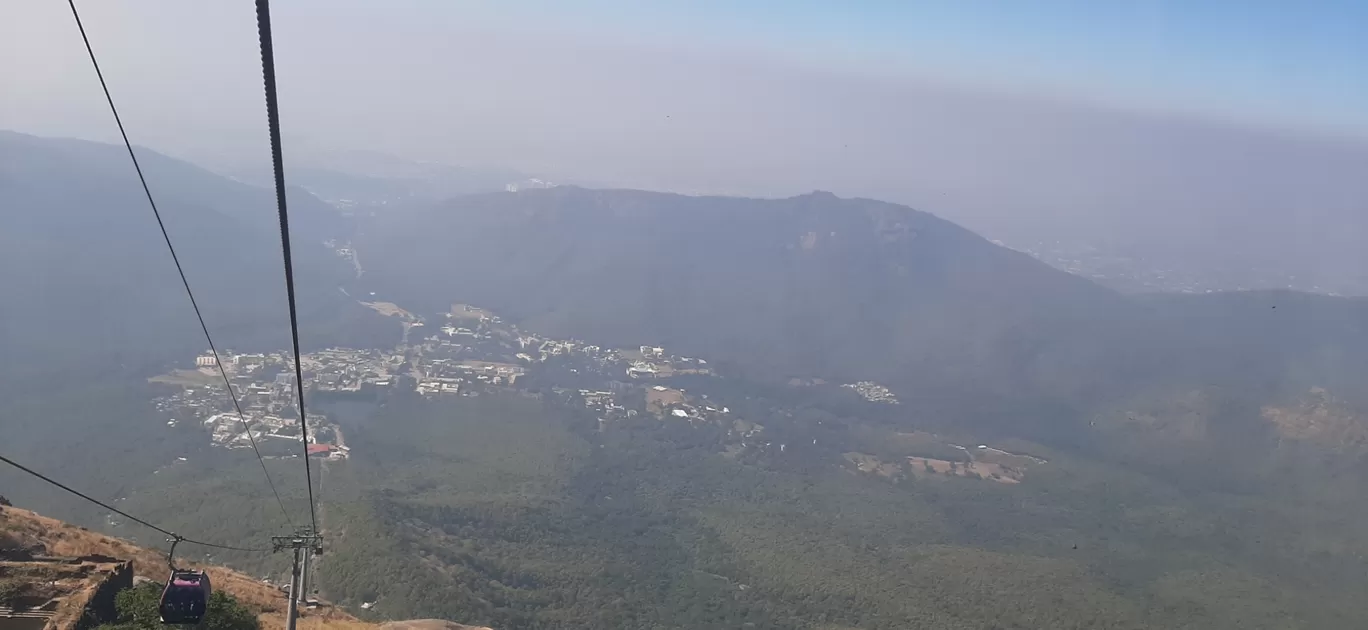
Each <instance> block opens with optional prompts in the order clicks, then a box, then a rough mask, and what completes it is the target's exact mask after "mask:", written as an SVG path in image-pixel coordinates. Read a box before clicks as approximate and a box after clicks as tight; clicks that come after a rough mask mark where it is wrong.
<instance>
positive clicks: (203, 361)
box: [182, 354, 218, 367]
mask: <svg viewBox="0 0 1368 630" xmlns="http://www.w3.org/2000/svg"><path fill="white" fill-rule="evenodd" d="M182 356H184V355H182ZM216 365H218V359H216V358H214V355H212V354H204V355H200V356H197V357H195V367H214V366H216Z"/></svg>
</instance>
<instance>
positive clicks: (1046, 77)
mask: <svg viewBox="0 0 1368 630" xmlns="http://www.w3.org/2000/svg"><path fill="white" fill-rule="evenodd" d="M78 6H80V7H81V9H82V13H83V17H84V19H85V20H86V26H87V30H88V31H89V33H90V37H91V40H92V43H93V45H94V46H95V48H96V52H97V54H99V56H100V59H101V62H102V64H103V66H104V69H105V73H106V77H107V78H108V79H109V81H110V84H111V88H112V90H113V92H114V97H115V99H116V100H117V101H118V103H119V104H120V108H121V110H122V113H123V114H124V117H125V122H126V123H127V125H128V128H129V133H130V135H131V136H132V138H133V140H134V142H137V143H139V144H143V145H146V146H149V147H152V148H155V149H158V150H162V151H164V152H167V153H170V154H172V155H176V156H180V157H185V158H187V159H190V160H192V161H196V162H198V163H200V164H204V165H207V166H210V167H211V168H216V169H219V170H232V169H235V168H245V167H260V166H263V165H265V164H268V153H267V148H266V134H265V123H264V112H263V106H262V96H261V82H260V66H259V58H258V53H257V49H256V29H255V23H254V15H253V12H252V10H251V6H250V4H249V3H242V2H226V1H214V2H208V1H206V2H183V1H180V0H98V1H96V0H84V1H81V2H78ZM273 22H274V26H275V38H276V60H277V68H278V75H279V82H280V99H281V107H282V126H283V129H284V135H285V139H286V146H285V153H286V158H287V160H291V159H293V160H296V161H305V160H307V159H308V158H309V156H316V155H320V154H322V153H323V152H327V151H333V150H344V149H366V150H378V151H385V152H389V153H393V154H396V155H401V156H404V157H407V158H411V159H419V160H435V161H442V162H447V163H452V164H460V165H471V166H475V165H479V166H498V167H511V168H515V169H519V170H522V171H524V172H528V173H531V174H534V175H540V176H544V177H548V178H551V179H553V180H556V181H580V182H594V183H600V184H603V185H612V186H623V187H637V188H648V189H657V190H669V191H676V192H684V193H721V194H745V195H759V196H778V195H790V194H798V193H802V192H807V191H810V190H814V189H822V190H830V191H833V192H836V193H837V194H840V195H845V196H868V197H875V198H881V199H886V200H890V201H895V202H899V203H906V204H909V205H913V206H914V207H918V208H922V209H926V210H929V211H932V212H935V213H937V214H940V215H942V216H946V217H947V218H951V219H953V220H956V221H959V222H962V223H964V224H966V225H968V226H969V227H971V228H974V229H977V230H979V231H980V232H982V233H985V234H987V235H990V236H999V235H1011V234H1025V233H1028V232H1034V233H1047V234H1052V235H1057V236H1061V237H1062V236H1065V235H1076V236H1078V237H1079V238H1086V239H1123V238H1124V239H1132V240H1138V241H1140V242H1143V243H1144V244H1145V246H1146V247H1149V248H1151V249H1154V248H1162V247H1171V248H1174V249H1183V248H1187V249H1203V248H1205V249H1211V248H1210V246H1209V245H1210V244H1211V243H1213V242H1218V243H1220V246H1221V247H1222V248H1225V249H1228V250H1230V251H1238V252H1241V253H1243V254H1246V255H1255V254H1258V255H1261V256H1264V257H1272V258H1277V257H1282V258H1289V257H1290V258H1293V259H1296V260H1297V261H1299V262H1304V263H1305V265H1306V266H1308V267H1310V268H1312V269H1313V270H1315V271H1317V272H1322V273H1328V272H1329V271H1331V270H1334V271H1338V272H1344V270H1345V269H1347V268H1350V267H1353V266H1355V265H1358V266H1361V267H1364V268H1368V259H1366V258H1364V254H1361V253H1352V252H1355V251H1357V250H1361V249H1368V248H1362V247H1358V246H1357V243H1358V240H1357V239H1360V238H1361V237H1362V236H1364V235H1368V225H1365V223H1364V222H1365V221H1368V219H1365V218H1364V217H1368V207H1365V200H1366V199H1368V189H1366V188H1365V186H1368V184H1365V183H1362V180H1363V179H1364V178H1362V177H1361V173H1363V172H1365V169H1368V146H1365V140H1364V138H1368V67H1365V66H1368V3H1364V2H1337V1H1332V0H1307V1H1305V2H1282V1H1268V0H1239V1H1236V0H1203V1H1201V2H1190V1H1168V0H1150V1H1144V0H1137V1H1134V2H1097V1H1073V0H1030V1H1006V0H1003V1H997V2H990V1H987V0H985V1H983V2H952V1H944V2H940V1H930V0H928V1H924V2H907V1H902V2H897V1H887V2H885V1H874V0H867V1H863V2H861V1H850V2H812V1H808V0H787V1H783V2H780V1H777V0H774V1H772V0H752V1H748V2H736V1H722V0H695V1H691V2H664V1H662V2H628V1H609V0H581V1H578V2H573V3H568V2H551V1H532V0H529V1H522V2H515V1H497V2H496V1H494V0H390V1H386V2H373V1H367V0H277V1H276V2H275V3H274V6H273ZM0 85H3V86H5V89H4V90H2V91H0V128H8V129H13V130H18V131H24V132H29V133H36V134H41V135H59V136H74V137H81V138H88V139H96V140H104V141H116V140H117V132H116V130H115V128H114V126H113V124H112V121H111V120H110V117H109V114H108V112H107V111H106V109H105V105H104V103H103V101H102V96H101V94H100V92H99V86H98V83H97V82H96V80H95V77H94V75H93V73H92V71H91V70H90V67H89V62H88V60H87V59H86V58H85V52H84V50H83V48H82V47H81V43H80V38H79V35H78V33H77V32H76V30H75V27H74V24H73V23H72V20H71V16H70V14H69V11H68V9H67V7H66V5H65V3H63V2H60V1H57V0H7V1H6V2H3V3H0Z"/></svg>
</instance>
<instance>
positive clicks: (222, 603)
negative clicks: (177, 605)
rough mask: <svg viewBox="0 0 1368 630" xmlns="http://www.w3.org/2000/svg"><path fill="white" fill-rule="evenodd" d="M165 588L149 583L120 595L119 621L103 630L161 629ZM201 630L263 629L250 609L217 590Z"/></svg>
mask: <svg viewBox="0 0 1368 630" xmlns="http://www.w3.org/2000/svg"><path fill="white" fill-rule="evenodd" d="M161 592H162V585H161V584H157V583H155V582H146V583H144V584H140V585H138V586H135V587H133V588H130V589H127V590H125V591H123V592H121V593H119V595H118V597H117V598H116V599H115V600H114V607H115V609H116V610H118V612H119V618H118V621H116V622H115V623H112V624H105V625H103V626H100V630H161V628H162V623H161V612H160V611H159V610H158V608H159V604H160V602H161ZM200 627H202V628H204V629H205V630H260V628H261V626H260V624H259V623H258V622H257V618H256V615H254V614H252V611H250V610H247V608H246V607H245V606H243V605H242V604H241V603H239V602H238V601H237V599H236V598H234V597H233V596H232V595H229V594H227V593H224V592H223V591H214V594H213V595H211V596H210V597H209V606H208V608H207V609H206V610H205V613H204V621H202V622H201V623H200Z"/></svg>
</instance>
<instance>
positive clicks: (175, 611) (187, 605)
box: [160, 569, 212, 625]
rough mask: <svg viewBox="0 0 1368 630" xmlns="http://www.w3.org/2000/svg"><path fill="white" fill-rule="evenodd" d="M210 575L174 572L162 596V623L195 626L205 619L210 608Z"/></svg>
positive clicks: (195, 572) (198, 572)
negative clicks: (205, 614) (205, 612)
mask: <svg viewBox="0 0 1368 630" xmlns="http://www.w3.org/2000/svg"><path fill="white" fill-rule="evenodd" d="M211 593H212V589H211V588H210V586H209V574H208V573H205V572H203V571H184V570H179V569H177V570H173V571H172V572H171V577H170V578H168V579H167V580H166V589H165V590H163V591H162V596H161V607H160V610H161V621H162V623H166V624H186V625H194V624H197V623H199V622H200V620H201V619H203V618H204V611H205V610H206V609H207V608H208V607H209V595H210V594H211Z"/></svg>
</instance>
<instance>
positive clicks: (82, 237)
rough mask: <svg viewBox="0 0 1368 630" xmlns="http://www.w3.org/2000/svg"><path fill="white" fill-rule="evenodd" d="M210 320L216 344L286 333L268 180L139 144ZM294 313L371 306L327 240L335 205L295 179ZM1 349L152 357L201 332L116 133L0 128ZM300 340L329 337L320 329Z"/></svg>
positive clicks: (67, 365) (251, 342)
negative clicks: (348, 283) (65, 135)
mask: <svg viewBox="0 0 1368 630" xmlns="http://www.w3.org/2000/svg"><path fill="white" fill-rule="evenodd" d="M138 154H139V158H140V162H141V163H142V167H143V169H144V173H145V174H146V176H147V180H148V185H149V186H150V188H151V190H152V194H153V196H154V198H155V199H156V200H157V203H158V204H159V208H160V210H161V213H162V216H163V218H164V220H165V222H166V228H167V231H168V233H169V234H170V237H171V239H172V241H173V242H174V243H175V244H176V246H177V253H178V254H179V256H180V260H181V263H182V264H183V266H184V268H185V272H186V275H187V277H188V278H189V280H190V283H191V286H192V287H194V288H195V290H196V292H197V293H196V297H197V298H198V299H199V301H200V306H201V308H202V309H203V312H204V315H205V320H206V322H207V323H208V325H209V326H210V329H211V331H213V332H214V333H216V334H217V341H218V342H219V343H220V344H222V345H224V346H234V345H239V346H262V345H268V344H269V345H268V347H271V348H276V347H284V346H285V345H286V342H287V341H288V326H287V322H288V319H287V315H286V313H287V311H286V304H285V295H284V283H283V274H282V272H281V268H282V267H281V258H280V237H279V227H278V225H279V224H278V222H277V221H276V218H275V199H274V194H273V192H272V191H271V190H269V189H264V188H255V187H251V186H247V185H244V184H240V183H236V182H232V181H230V180H227V179H225V178H222V177H219V176H217V175H214V174H212V173H210V172H208V171H205V170H203V169H200V168H198V167H196V166H193V165H191V164H188V163H185V162H181V161H178V160H175V159H172V158H169V157H166V156H164V155H161V154H158V153H155V152H152V151H148V150H145V149H138ZM289 201H290V205H291V219H292V222H291V230H292V231H293V241H294V242H293V245H294V258H295V270H296V276H297V278H296V279H297V288H298V297H299V303H300V308H301V311H302V312H301V317H302V318H304V319H305V320H306V321H308V322H310V323H312V324H314V325H315V326H314V330H320V331H321V330H324V329H327V328H330V327H336V326H339V325H345V324H339V323H338V322H346V321H348V320H349V319H352V320H354V319H355V318H364V317H367V315H366V314H365V309H362V308H360V307H357V306H356V305H355V304H354V303H353V301H352V300H350V299H349V298H347V297H346V296H345V295H342V294H340V293H339V292H338V290H337V286H338V284H339V283H340V282H343V281H345V280H346V279H348V278H350V277H351V275H352V272H351V270H350V269H349V268H348V265H346V264H345V262H344V261H342V260H340V259H339V258H338V257H337V256H335V255H334V254H333V253H332V252H331V251H329V250H328V249H327V248H325V247H324V246H323V245H322V241H323V240H324V239H325V238H328V237H330V236H333V235H336V234H338V233H340V232H341V230H343V229H344V225H343V224H342V222H341V217H339V216H338V215H337V213H336V212H335V211H334V210H332V209H331V208H329V207H328V206H327V205H326V204H323V203H321V202H320V201H318V200H317V199H316V198H313V197H312V196H310V195H308V194H307V193H304V192H302V191H300V190H298V189H291V190H290V192H289ZM0 209H3V210H0V292H3V295H4V299H3V300H0V321H3V322H4V324H5V325H4V326H3V329H0V352H3V354H4V355H5V356H6V357H7V361H6V368H5V369H6V370H32V369H37V368H41V367H51V368H54V369H63V370H70V369H72V368H73V367H74V366H80V365H105V364H107V363H109V362H113V363H116V364H130V363H141V364H153V365H156V364H158V363H159V362H160V361H163V360H164V359H165V358H166V357H170V356H184V355H185V354H186V353H188V352H195V351H198V350H202V349H203V347H204V342H203V339H202V336H201V333H200V332H199V329H198V324H197V323H196V322H195V320H194V316H193V312H192V311H191V309H190V305H189V303H188V301H187V299H186V297H185V294H184V289H183V288H182V287H181V286H180V284H181V283H180V279H179V277H178V276H177V275H176V271H175V268H174V265H173V264H172V261H171V258H170V255H169V254H168V253H167V249H166V245H165V243H164V242H163V241H162V236H161V234H160V232H159V231H158V228H157V225H156V222H155V221H154V220H153V217H152V212H151V210H150V209H149V207H148V204H147V200H146V198H145V196H144V194H143V191H142V189H141V187H140V186H139V184H138V180H137V177H136V175H135V173H134V170H133V166H132V164H131V163H130V161H129V159H128V155H127V153H126V152H125V149H124V148H123V147H119V146H115V145H107V144H100V143H93V142H85V141H79V140H69V139H54V138H40V137H35V136H29V135H24V134H18V133H13V132H0ZM304 341H305V343H318V342H324V343H326V342H327V341H329V340H328V339H327V338H326V334H322V335H318V336H310V335H308V334H307V333H306V335H305V339H304Z"/></svg>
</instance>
